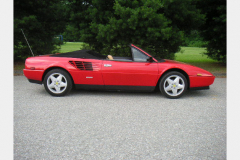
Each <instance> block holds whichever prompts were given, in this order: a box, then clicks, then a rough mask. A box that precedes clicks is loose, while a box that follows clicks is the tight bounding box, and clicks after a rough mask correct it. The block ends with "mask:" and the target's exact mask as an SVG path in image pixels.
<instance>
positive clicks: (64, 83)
mask: <svg viewBox="0 0 240 160" xmlns="http://www.w3.org/2000/svg"><path fill="white" fill-rule="evenodd" d="M44 87H45V89H46V90H47V92H48V93H50V94H51V95H53V96H64V95H66V94H67V93H68V92H69V91H70V90H71V89H72V80H71V78H70V76H69V75H68V73H67V72H66V71H64V70H61V69H53V70H51V71H49V72H48V73H47V74H46V76H45V78H44Z"/></svg>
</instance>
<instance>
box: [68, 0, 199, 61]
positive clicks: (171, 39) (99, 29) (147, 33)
mask: <svg viewBox="0 0 240 160" xmlns="http://www.w3.org/2000/svg"><path fill="white" fill-rule="evenodd" d="M71 6H72V7H71V9H72V14H71V22H72V23H73V24H74V25H75V27H78V28H79V30H80V32H79V37H80V36H81V40H82V41H83V42H86V43H89V45H90V47H92V48H93V49H95V50H97V51H99V52H101V53H106V54H109V53H111V54H113V55H114V54H122V55H124V54H125V55H127V54H128V53H127V52H126V51H125V50H124V48H125V47H126V46H128V45H129V44H130V43H133V44H136V45H137V46H139V47H141V48H143V49H145V50H146V51H148V52H149V53H150V54H152V55H157V56H158V57H164V58H170V59H173V58H174V53H176V52H177V51H178V50H179V49H180V47H179V46H180V45H181V44H182V42H183V35H184V33H187V32H188V31H189V30H190V29H194V28H196V27H198V26H199V25H200V24H202V22H203V15H201V14H200V10H198V9H196V4H195V1H194V0H184V1H183V0H140V1H139V0H133V1H126V0H115V1H114V0H108V1H102V0H84V1H77V0H72V1H71ZM111 48H113V50H111Z"/></svg>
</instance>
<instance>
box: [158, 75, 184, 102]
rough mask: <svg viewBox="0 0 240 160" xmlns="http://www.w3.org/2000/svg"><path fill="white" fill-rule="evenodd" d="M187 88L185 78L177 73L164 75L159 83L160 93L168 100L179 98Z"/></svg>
mask: <svg viewBox="0 0 240 160" xmlns="http://www.w3.org/2000/svg"><path fill="white" fill-rule="evenodd" d="M187 86H188V84H187V79H186V77H185V76H184V75H183V74H182V73H180V72H177V71H172V72H169V73H167V74H165V75H164V76H163V77H162V79H161V81H160V83H159V88H160V91H161V93H162V94H163V95H164V96H166V97H168V98H179V97H181V96H182V95H183V94H184V93H185V91H186V90H187Z"/></svg>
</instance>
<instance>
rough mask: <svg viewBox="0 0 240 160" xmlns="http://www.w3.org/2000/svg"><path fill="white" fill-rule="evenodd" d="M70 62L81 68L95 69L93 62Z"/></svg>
mask: <svg viewBox="0 0 240 160" xmlns="http://www.w3.org/2000/svg"><path fill="white" fill-rule="evenodd" d="M69 63H70V64H71V65H73V66H74V67H76V68H78V69H80V70H87V71H92V70H93V67H92V63H91V62H83V61H69Z"/></svg>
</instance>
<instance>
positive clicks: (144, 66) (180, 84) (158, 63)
mask: <svg viewBox="0 0 240 160" xmlns="http://www.w3.org/2000/svg"><path fill="white" fill-rule="evenodd" d="M130 48H131V52H132V57H115V56H114V57H113V56H111V55H108V56H104V55H101V54H99V53H96V52H94V51H92V50H79V51H74V52H68V53H62V54H53V55H43V56H36V57H29V58H27V59H26V62H25V69H24V70H23V71H24V75H25V76H26V77H27V79H28V80H29V82H32V83H38V84H44V87H45V89H46V91H47V92H48V93H49V94H51V95H53V96H64V95H66V94H67V93H69V92H70V90H71V89H72V87H75V88H79V89H104V90H121V91H127V90H128V91H154V90H155V88H157V89H158V88H159V90H160V91H161V93H162V94H163V95H164V96H166V97H168V98H179V97H181V96H182V95H183V94H184V93H185V91H186V90H188V89H209V86H210V85H211V84H212V83H213V82H214V79H215V77H214V76H213V75H212V74H211V73H210V72H208V71H205V70H203V69H201V68H198V67H195V66H191V65H188V64H184V63H180V62H176V61H173V60H167V59H160V60H157V59H155V58H154V57H152V56H151V55H150V54H148V53H147V52H145V51H143V50H142V49H140V48H138V47H136V46H134V45H133V44H131V45H130Z"/></svg>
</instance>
